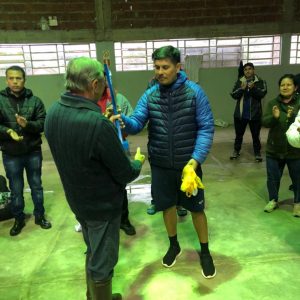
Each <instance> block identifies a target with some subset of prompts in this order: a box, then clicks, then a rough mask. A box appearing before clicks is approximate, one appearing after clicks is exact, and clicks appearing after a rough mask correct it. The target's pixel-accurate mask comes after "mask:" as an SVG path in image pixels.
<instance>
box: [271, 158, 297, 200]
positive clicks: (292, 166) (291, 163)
mask: <svg viewBox="0 0 300 300" xmlns="http://www.w3.org/2000/svg"><path fill="white" fill-rule="evenodd" d="M285 165H287V167H288V170H289V174H290V177H291V180H292V184H293V187H294V202H295V203H300V159H275V158H272V157H268V156H267V157H266V166H267V187H268V192H269V200H275V201H278V193H279V188H280V180H281V177H282V174H283V170H284V167H285Z"/></svg>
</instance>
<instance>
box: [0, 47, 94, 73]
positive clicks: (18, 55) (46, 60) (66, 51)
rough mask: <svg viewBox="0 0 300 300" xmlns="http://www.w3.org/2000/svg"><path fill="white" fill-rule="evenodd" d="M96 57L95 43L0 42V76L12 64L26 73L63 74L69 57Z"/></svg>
mask: <svg viewBox="0 0 300 300" xmlns="http://www.w3.org/2000/svg"><path fill="white" fill-rule="evenodd" d="M79 56H87V57H91V58H96V45H95V44H65V43H63V44H0V76H5V70H6V69H7V68H8V67H9V66H12V65H18V66H20V67H22V68H24V69H25V71H26V74H27V75H40V74H63V73H65V71H66V66H67V64H68V62H69V60H70V59H72V58H74V57H79Z"/></svg>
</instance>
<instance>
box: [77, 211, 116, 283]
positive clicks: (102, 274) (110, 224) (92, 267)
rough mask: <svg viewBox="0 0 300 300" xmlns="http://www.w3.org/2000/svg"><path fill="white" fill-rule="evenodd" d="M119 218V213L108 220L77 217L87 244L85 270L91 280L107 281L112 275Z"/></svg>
mask: <svg viewBox="0 0 300 300" xmlns="http://www.w3.org/2000/svg"><path fill="white" fill-rule="evenodd" d="M120 218H121V216H120V215H119V216H117V217H115V218H114V219H112V220H110V221H88V220H83V219H80V218H77V220H78V221H79V223H80V224H81V226H82V234H83V239H84V242H85V244H86V246H87V252H86V255H87V259H86V268H87V272H88V274H89V276H90V277H91V278H92V280H93V281H107V280H109V279H111V278H112V277H113V271H114V267H115V265H116V264H117V262H118V255H119V240H120Z"/></svg>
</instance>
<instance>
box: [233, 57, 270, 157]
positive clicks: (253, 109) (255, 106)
mask: <svg viewBox="0 0 300 300" xmlns="http://www.w3.org/2000/svg"><path fill="white" fill-rule="evenodd" d="M266 93H267V84H266V82H265V81H264V80H262V79H261V78H259V77H258V76H257V75H255V69H254V65H253V63H250V62H248V63H246V64H244V76H243V77H241V78H239V79H238V80H237V81H236V83H235V85H234V88H233V90H232V92H231V97H232V98H233V99H235V100H237V101H236V106H235V110H234V128H235V142H234V150H233V153H232V155H231V156H230V159H231V160H232V159H237V158H238V157H239V156H240V151H241V148H242V143H243V136H244V133H245V131H246V127H247V125H248V124H249V127H250V131H251V135H252V140H253V150H254V156H255V160H256V161H257V162H262V157H261V153H260V150H261V143H260V130H261V117H262V105H261V100H262V98H263V97H264V96H265V95H266Z"/></svg>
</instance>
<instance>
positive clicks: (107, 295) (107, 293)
mask: <svg viewBox="0 0 300 300" xmlns="http://www.w3.org/2000/svg"><path fill="white" fill-rule="evenodd" d="M90 289H91V294H92V299H93V300H122V295H121V294H112V287H111V279H110V280H107V281H93V280H91V279H90Z"/></svg>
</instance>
